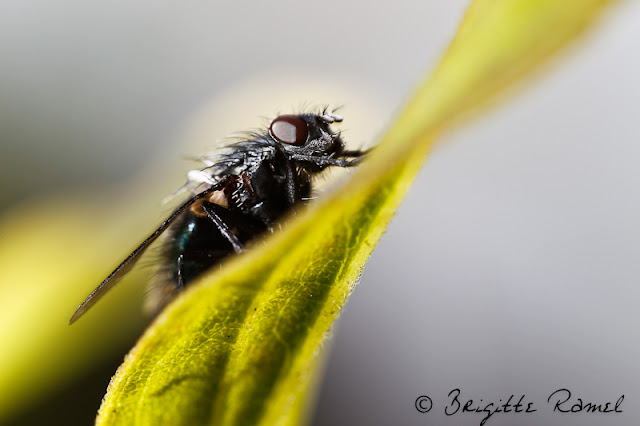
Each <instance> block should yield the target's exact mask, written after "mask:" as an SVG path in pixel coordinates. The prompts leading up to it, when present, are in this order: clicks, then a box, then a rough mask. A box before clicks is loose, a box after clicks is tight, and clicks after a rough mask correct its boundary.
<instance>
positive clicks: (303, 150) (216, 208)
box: [69, 109, 365, 323]
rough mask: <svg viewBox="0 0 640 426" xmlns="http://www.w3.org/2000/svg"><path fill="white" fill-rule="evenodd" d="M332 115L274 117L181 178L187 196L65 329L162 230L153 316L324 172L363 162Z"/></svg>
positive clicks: (301, 198)
mask: <svg viewBox="0 0 640 426" xmlns="http://www.w3.org/2000/svg"><path fill="white" fill-rule="evenodd" d="M334 112H335V111H332V112H329V111H328V110H327V109H325V110H323V111H321V112H320V113H304V114H297V115H293V114H291V115H280V116H278V117H276V118H275V119H274V120H273V121H271V124H270V126H269V128H268V129H267V130H264V131H262V132H251V133H246V134H244V137H242V138H241V139H240V140H238V141H237V142H234V143H232V144H229V145H228V146H227V147H226V148H227V151H226V153H224V154H221V155H219V156H218V157H217V158H215V159H213V158H209V157H208V156H205V157H203V158H202V161H203V162H204V163H205V165H206V167H205V168H203V169H198V170H193V171H191V172H189V174H188V182H187V184H186V185H185V187H184V188H183V189H187V190H190V191H191V192H192V193H193V194H195V195H192V196H191V198H189V199H188V200H187V201H186V202H184V203H183V204H182V205H181V206H180V207H178V208H177V209H176V210H175V211H174V212H173V213H172V214H171V215H170V216H169V217H168V218H167V219H166V220H165V221H164V222H163V223H162V224H161V225H160V226H159V227H158V228H157V229H156V230H155V231H154V232H153V233H152V234H151V235H150V236H149V237H147V239H145V240H144V241H143V242H142V243H141V244H140V245H139V246H138V248H137V249H135V250H134V251H133V252H132V253H131V254H130V255H129V256H127V258H126V259H125V260H124V261H123V262H122V263H121V264H120V265H119V266H118V267H117V268H116V269H115V270H114V271H113V272H112V273H111V274H110V275H109V276H108V277H107V278H106V279H105V280H104V281H103V282H102V283H101V284H100V285H99V286H98V287H97V288H96V289H95V290H94V291H93V292H92V293H91V294H90V295H89V297H87V299H86V300H85V301H84V302H83V303H82V304H81V305H80V306H79V307H78V309H77V310H76V312H75V313H74V314H73V316H72V317H71V320H70V321H69V323H73V322H74V321H76V320H77V319H78V318H79V317H80V316H82V315H83V314H84V313H85V312H86V311H87V310H88V309H89V308H90V307H91V306H93V305H94V304H95V303H96V302H97V301H98V300H99V299H100V298H101V297H102V296H103V295H104V294H105V293H106V292H107V291H109V290H110V289H111V288H112V287H113V286H114V285H115V284H116V283H117V282H118V281H120V279H121V278H122V277H123V276H124V275H125V274H126V273H127V272H128V271H130V270H131V268H132V267H133V266H134V264H135V263H136V262H137V260H138V259H139V258H140V255H142V253H144V252H145V250H146V249H147V248H148V247H149V246H150V245H151V243H153V242H154V241H155V240H156V239H157V238H158V237H159V236H160V235H161V234H162V233H163V232H164V231H165V230H168V231H167V232H168V234H167V239H166V241H165V245H164V247H163V249H162V251H161V253H162V254H161V259H160V262H161V264H162V265H163V267H162V269H161V273H160V274H159V276H158V277H157V279H156V282H155V283H154V285H153V286H152V287H153V291H152V292H151V295H150V298H149V299H148V302H149V305H148V307H149V308H150V310H152V311H154V312H156V313H157V312H158V311H159V310H160V309H161V308H162V307H164V306H165V305H166V304H167V303H168V302H169V301H170V300H171V299H172V298H174V297H175V295H176V294H177V293H179V292H180V291H182V290H183V289H184V288H185V287H186V286H188V285H189V284H190V283H191V282H193V281H194V279H195V278H197V277H198V276H199V275H200V274H201V273H203V272H204V271H206V270H207V269H209V268H210V267H211V266H213V265H215V264H217V263H219V262H220V261H221V260H222V259H223V258H225V257H227V256H229V255H231V254H233V253H240V252H242V251H243V250H244V249H245V247H246V245H247V244H248V243H249V242H250V241H251V240H252V239H254V238H255V237H257V236H259V235H261V234H263V233H265V232H267V231H273V227H274V225H275V223H276V222H277V221H278V220H279V219H280V218H281V217H282V216H283V215H285V214H286V213H288V212H290V211H292V210H293V209H294V208H295V207H296V206H298V205H300V204H303V203H305V202H306V201H307V200H309V199H310V198H311V190H312V178H313V177H314V176H315V175H317V174H319V173H320V172H322V171H323V170H325V169H326V168H327V167H332V166H334V167H345V168H346V167H350V166H353V165H355V164H356V163H357V162H358V161H359V160H360V159H361V158H362V157H363V155H364V154H365V152H363V151H347V150H345V147H344V143H343V141H342V139H341V137H340V133H339V132H335V131H333V130H332V129H331V128H330V124H332V123H338V122H341V121H342V117H340V116H339V115H336V114H335V113H334Z"/></svg>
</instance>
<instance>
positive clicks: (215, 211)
mask: <svg viewBox="0 0 640 426" xmlns="http://www.w3.org/2000/svg"><path fill="white" fill-rule="evenodd" d="M202 209H203V210H204V212H205V213H206V214H207V216H208V217H209V219H211V220H212V221H213V223H215V225H216V227H217V228H218V231H220V234H222V236H223V237H225V238H226V239H227V241H229V243H230V244H231V247H233V251H235V252H236V253H242V252H243V248H242V243H241V242H240V240H239V239H238V237H236V236H235V235H234V234H233V233H232V232H231V230H230V229H229V226H228V225H227V223H226V222H225V221H224V220H222V218H221V217H220V210H221V209H224V210H226V209H225V208H224V207H220V206H219V205H217V204H214V203H202Z"/></svg>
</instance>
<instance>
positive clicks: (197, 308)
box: [98, 0, 605, 425]
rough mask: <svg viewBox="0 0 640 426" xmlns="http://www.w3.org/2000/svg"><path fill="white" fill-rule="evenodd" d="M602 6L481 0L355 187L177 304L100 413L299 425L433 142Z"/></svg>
mask: <svg viewBox="0 0 640 426" xmlns="http://www.w3.org/2000/svg"><path fill="white" fill-rule="evenodd" d="M604 3H605V2H603V1H595V0H594V1H589V0H581V1H578V0H575V1H569V0H518V1H514V0H478V1H476V2H474V3H472V5H471V6H470V8H469V10H468V12H467V14H466V16H465V17H464V20H463V22H462V24H461V26H460V29H459V31H458V34H457V36H456V37H455V39H454V41H453V42H452V44H451V46H450V47H449V49H448V51H447V53H446V54H445V56H444V58H443V59H442V61H441V63H440V65H439V66H438V67H437V68H436V70H435V71H434V72H433V74H432V76H431V77H430V78H429V79H428V80H427V81H426V83H425V84H424V85H423V86H422V87H421V88H420V89H419V90H418V91H417V93H416V95H415V96H414V98H413V99H412V100H411V101H410V102H409V104H408V106H407V108H406V109H405V110H404V111H403V112H402V114H401V115H400V116H399V117H398V119H397V121H396V123H395V124H394V125H393V126H392V128H391V129H390V130H389V132H388V133H387V134H386V136H385V137H384V138H383V140H382V141H381V143H380V145H379V146H378V148H377V149H376V150H375V151H374V153H373V155H371V157H370V158H369V159H368V160H367V161H366V163H365V165H364V166H363V167H362V168H361V169H360V170H358V172H357V173H355V174H354V175H353V178H352V179H350V180H349V182H348V185H346V186H344V187H342V188H341V189H340V190H339V191H336V192H333V193H331V194H330V195H329V196H326V197H325V198H324V199H323V200H322V201H320V202H318V203H317V204H316V205H315V206H314V207H313V208H312V209H309V210H306V211H303V212H299V213H298V214H297V215H296V217H290V218H289V219H288V220H287V221H286V226H285V227H284V228H283V229H282V230H281V231H279V232H277V233H276V234H274V235H273V236H271V237H270V238H267V239H265V240H264V241H260V242H258V243H256V244H255V246H254V247H253V248H252V250H250V251H249V253H247V254H246V255H243V256H239V257H237V258H236V259H234V260H233V261H231V262H229V263H227V264H226V265H225V267H224V268H222V269H220V270H218V271H212V272H211V273H210V274H208V275H207V276H205V277H203V279H202V280H200V282H199V283H198V284H196V285H194V286H193V287H192V288H191V289H190V290H189V291H187V292H185V294H183V295H182V296H181V297H180V298H179V299H178V300H177V301H176V303H174V304H172V305H171V306H169V308H168V309H167V310H166V311H165V312H164V313H163V314H162V315H161V316H160V317H159V318H158V319H157V320H156V321H155V322H154V324H153V325H152V326H151V327H150V328H149V329H148V330H147V332H146V333H145V335H144V336H143V337H142V338H141V340H140V341H139V342H138V344H137V345H136V347H135V348H134V349H133V350H132V351H131V353H130V354H129V355H128V357H127V359H126V360H125V362H124V364H123V365H122V366H121V367H120V369H119V370H118V372H117V374H116V376H115V377H114V378H113V380H112V382H111V384H110V386H109V389H108V392H107V396H106V397H105V399H104V401H103V405H102V407H101V410H100V413H99V418H98V420H99V423H101V424H127V425H129V424H153V425H155V424H171V425H180V424H184V425H194V424H216V425H217V424H264V425H272V424H297V423H300V422H301V421H302V419H303V416H304V412H305V406H306V404H307V394H308V391H309V390H310V388H311V387H312V384H313V381H314V377H315V375H316V374H317V371H316V370H317V369H318V364H319V363H318V360H319V355H320V352H321V349H322V345H323V343H324V342H325V340H326V337H327V334H328V333H329V331H330V329H331V326H332V324H333V322H334V321H335V319H336V318H337V317H338V315H339V313H340V310H341V309H342V307H343V306H344V304H345V302H346V300H347V298H348V297H349V294H350V293H351V291H352V290H353V287H354V285H355V284H356V283H357V281H358V277H359V274H360V272H361V269H362V267H363V265H364V263H365V262H366V260H367V258H368V256H369V255H370V254H371V251H372V250H373V248H374V246H375V244H376V242H377V241H378V239H379V238H380V236H381V235H382V233H383V232H384V229H385V226H386V225H387V223H388V222H389V220H390V219H391V217H392V216H393V212H394V211H395V209H396V208H397V207H398V205H399V203H400V201H401V200H402V198H403V196H404V194H405V193H406V191H407V189H408V187H409V185H410V183H411V181H412V180H413V178H414V176H415V174H416V172H417V170H418V169H419V167H420V165H421V163H422V161H423V158H424V156H425V155H426V154H427V152H428V150H429V147H430V142H431V141H432V139H433V138H434V137H435V136H436V135H437V134H438V133H439V132H441V131H442V130H443V129H445V128H446V126H448V125H449V124H450V123H451V122H452V121H454V120H456V119H458V118H460V117H461V114H463V113H465V112H467V111H469V110H470V109H472V108H474V107H476V106H478V105H480V104H481V103H483V102H485V101H486V100H488V99H489V98H490V97H491V96H492V95H493V94H495V93H497V92H499V91H501V90H502V89H504V88H505V87H506V86H507V85H508V84H509V83H511V82H513V81H515V80H516V79H517V78H518V77H520V76H522V75H523V74H525V73H526V72H527V71H529V70H531V69H533V68H534V67H535V66H537V65H539V64H540V63H542V61H543V59H545V58H547V57H549V55H550V54H551V53H553V52H554V51H556V50H558V49H559V48H561V47H562V46H564V45H565V44H566V43H567V42H568V41H569V40H571V39H572V38H573V37H574V36H576V35H577V34H579V32H580V31H581V30H582V29H583V28H585V27H586V26H587V24H589V23H590V22H591V21H592V20H593V18H594V17H595V16H596V15H597V12H598V11H599V10H600V9H601V6H602V5H603V4H604Z"/></svg>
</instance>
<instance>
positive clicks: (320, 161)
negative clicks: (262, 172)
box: [291, 154, 362, 167]
mask: <svg viewBox="0 0 640 426" xmlns="http://www.w3.org/2000/svg"><path fill="white" fill-rule="evenodd" d="M291 159H292V160H297V161H306V162H308V163H311V164H315V165H316V166H337V167H352V166H355V165H357V164H358V163H359V162H360V161H361V160H362V158H361V157H355V158H354V159H353V160H346V159H344V158H333V157H318V156H314V155H303V154H292V155H291Z"/></svg>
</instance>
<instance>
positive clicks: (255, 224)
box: [202, 202, 268, 253]
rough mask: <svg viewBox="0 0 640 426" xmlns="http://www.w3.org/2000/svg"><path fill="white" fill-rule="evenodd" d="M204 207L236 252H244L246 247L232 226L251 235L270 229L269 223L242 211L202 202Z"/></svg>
mask: <svg viewBox="0 0 640 426" xmlns="http://www.w3.org/2000/svg"><path fill="white" fill-rule="evenodd" d="M202 209H203V210H204V212H205V213H206V214H207V217H208V218H209V219H211V220H212V221H213V223H214V224H215V225H216V227H217V228H218V231H220V234H221V235H222V236H223V237H224V238H225V239H226V240H227V241H229V243H230V244H231V246H232V247H233V250H234V251H235V252H236V253H242V251H244V247H243V243H242V242H241V241H240V239H239V238H238V237H237V236H236V235H235V234H234V233H233V232H231V227H233V228H236V229H238V230H240V231H242V232H243V233H245V234H247V235H250V236H255V235H258V234H260V233H261V232H263V231H264V230H266V229H268V225H267V224H265V223H263V222H262V221H259V220H255V219H252V218H251V217H248V216H247V215H244V214H241V213H234V212H230V211H229V210H228V209H226V208H224V207H221V206H219V205H217V204H215V203H209V202H206V203H202Z"/></svg>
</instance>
